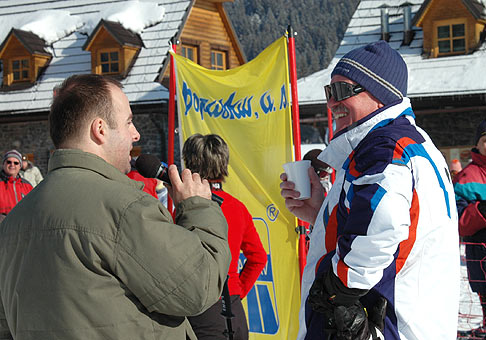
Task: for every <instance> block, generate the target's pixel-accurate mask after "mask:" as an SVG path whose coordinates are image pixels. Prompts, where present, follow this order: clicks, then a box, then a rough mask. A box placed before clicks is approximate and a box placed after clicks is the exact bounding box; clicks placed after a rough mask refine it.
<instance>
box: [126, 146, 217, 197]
mask: <svg viewBox="0 0 486 340" xmlns="http://www.w3.org/2000/svg"><path fill="white" fill-rule="evenodd" d="M135 167H136V168H137V170H138V172H140V174H141V175H142V176H144V177H148V178H158V179H160V180H161V181H163V182H165V183H166V187H167V190H168V191H169V195H170V197H171V198H172V200H173V201H174V205H177V204H178V203H179V202H181V201H183V200H185V199H187V198H189V197H193V196H201V197H203V198H206V199H211V197H212V196H211V189H210V187H209V182H208V181H207V180H206V179H201V177H200V176H199V174H198V173H191V171H190V170H189V169H184V170H183V171H182V172H181V174H180V175H179V172H178V171H177V166H175V165H174V164H172V165H171V166H169V168H167V165H166V164H165V163H162V162H161V161H160V160H159V159H158V158H157V157H156V156H154V155H149V154H142V155H140V156H139V157H138V158H137V161H136V162H135Z"/></svg>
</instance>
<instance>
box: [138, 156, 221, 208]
mask: <svg viewBox="0 0 486 340" xmlns="http://www.w3.org/2000/svg"><path fill="white" fill-rule="evenodd" d="M135 168H137V170H138V172H139V173H140V175H142V176H143V177H147V178H158V179H160V180H161V181H162V182H165V183H167V184H168V185H171V183H170V178H169V173H168V170H169V167H168V166H167V164H165V163H164V162H161V161H160V160H159V159H158V158H157V156H154V155H150V154H141V155H140V156H138V158H137V160H136V161H135ZM211 199H212V200H213V201H215V202H216V203H218V204H219V205H220V206H221V204H223V200H224V199H223V198H222V197H220V196H218V195H216V194H213V193H211Z"/></svg>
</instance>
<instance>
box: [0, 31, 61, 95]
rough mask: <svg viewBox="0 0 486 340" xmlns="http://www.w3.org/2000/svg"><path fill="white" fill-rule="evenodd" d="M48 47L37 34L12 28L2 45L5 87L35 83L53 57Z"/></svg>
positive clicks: (0, 50) (0, 55)
mask: <svg viewBox="0 0 486 340" xmlns="http://www.w3.org/2000/svg"><path fill="white" fill-rule="evenodd" d="M46 48H47V46H46V42H45V40H43V39H41V38H39V37H38V36H37V35H36V34H34V33H31V32H27V31H22V30H18V29H12V30H11V31H10V33H9V34H8V35H7V37H6V38H5V40H4V41H3V43H2V45H1V46H0V59H1V60H2V65H3V87H10V86H13V85H15V88H18V87H19V86H20V87H25V86H31V85H33V84H34V82H35V81H36V80H37V78H38V77H39V75H40V74H41V73H42V70H43V69H44V68H45V67H46V66H47V65H48V63H49V61H50V60H51V58H52V56H51V54H50V53H49V52H47V50H46Z"/></svg>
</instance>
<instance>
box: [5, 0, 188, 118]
mask: <svg viewBox="0 0 486 340" xmlns="http://www.w3.org/2000/svg"><path fill="white" fill-rule="evenodd" d="M190 4H191V0H140V1H123V0H63V1H52V0H2V1H0V22H1V23H2V25H1V27H0V34H2V33H3V32H4V31H6V33H3V34H5V36H6V35H7V34H8V32H9V31H10V29H11V28H12V27H15V26H10V27H8V26H9V25H12V23H15V22H20V23H21V24H22V27H23V28H21V27H16V28H20V29H24V30H25V27H26V26H27V27H31V29H33V30H34V31H33V33H36V34H38V35H39V34H44V36H42V37H43V38H44V39H45V38H46V37H48V39H46V40H49V41H50V42H51V43H50V45H51V47H50V51H51V53H52V55H53V58H52V60H51V62H50V64H49V66H48V67H47V68H46V70H45V72H44V74H43V75H41V76H40V78H39V79H38V81H37V82H36V83H35V84H34V86H32V87H29V88H27V89H22V90H14V91H0V114H2V113H3V114H5V113H7V114H12V113H20V112H36V111H48V110H49V106H50V103H51V100H52V90H53V88H54V86H56V85H58V84H59V83H61V82H62V81H63V80H64V79H65V78H67V77H69V76H71V75H73V74H83V73H91V54H90V53H89V52H87V51H83V50H82V46H83V45H84V43H85V42H86V40H87V38H88V35H87V34H86V33H82V32H81V31H82V30H83V28H82V26H81V27H79V26H78V23H79V22H80V23H83V22H85V21H86V22H87V19H89V18H95V17H97V18H100V19H101V18H103V19H107V20H115V21H118V22H120V23H121V24H122V25H123V26H124V27H125V28H127V29H130V30H132V31H136V32H137V33H139V34H140V36H141V38H142V40H143V42H144V45H145V47H144V48H142V49H141V51H140V53H139V55H138V57H137V59H136V61H135V63H134V65H133V67H132V68H131V70H130V73H129V74H128V76H127V77H126V78H125V79H123V80H122V81H121V82H122V84H123V85H124V92H125V94H126V95H127V97H128V99H129V100H130V102H131V103H132V104H145V103H160V102H161V101H166V100H167V98H168V96H169V93H168V90H167V89H166V88H165V87H164V86H162V85H161V84H160V83H158V82H156V79H157V77H158V75H159V72H160V69H161V67H162V65H163V63H164V60H165V58H166V56H167V52H168V49H169V40H170V39H171V38H172V37H173V36H174V35H175V34H176V33H177V32H178V30H179V29H180V27H181V24H182V21H183V19H184V17H185V15H186V14H187V10H188V8H189V6H190ZM61 14H62V16H61ZM53 15H54V16H53ZM58 15H59V16H58ZM105 16H106V17H105ZM26 18H27V19H26ZM28 18H30V21H29V20H28ZM78 18H79V21H78ZM54 19H55V20H54ZM93 20H96V19H93ZM34 21H35V22H36V24H33V22H34ZM69 21H71V24H72V25H75V26H76V29H74V30H72V31H71V32H69V30H70V29H71V28H72V26H69V25H68V23H69ZM5 23H8V25H5ZM87 24H88V23H87ZM96 24H97V22H94V25H96ZM66 27H67V28H66ZM70 27H71V28H70ZM63 28H64V30H63ZM93 28H94V27H93ZM63 32H64V33H65V34H64V36H62V35H63ZM85 32H86V31H85ZM5 36H4V37H3V39H5ZM55 36H57V37H58V38H56V37H55ZM2 76H3V74H2V72H0V81H1V79H2Z"/></svg>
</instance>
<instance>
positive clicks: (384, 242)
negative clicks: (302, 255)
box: [280, 41, 460, 340]
mask: <svg viewBox="0 0 486 340" xmlns="http://www.w3.org/2000/svg"><path fill="white" fill-rule="evenodd" d="M407 85H408V71H407V66H406V63H405V61H404V60H403V58H402V57H401V56H400V54H399V53H398V52H397V51H396V50H394V49H393V48H391V47H390V45H389V44H388V43H387V42H385V41H379V42H374V43H371V44H368V45H365V46H362V47H358V48H356V49H354V50H351V51H350V52H348V53H347V54H345V55H344V56H343V57H342V58H341V59H340V60H339V61H338V62H337V64H336V65H335V67H334V69H333V71H332V74H331V81H330V84H329V85H326V86H325V88H324V90H325V94H326V99H327V106H328V107H329V108H330V109H331V112H332V116H333V120H334V121H335V123H336V131H335V134H334V138H333V139H332V140H331V141H330V143H329V145H328V146H327V147H326V149H325V150H323V151H322V153H320V155H319V156H318V159H320V160H321V161H323V162H324V163H326V164H329V165H330V166H331V167H332V168H334V169H336V170H337V172H336V179H335V182H334V183H333V186H332V188H331V190H330V191H329V194H328V195H327V196H326V198H325V199H324V195H323V189H322V186H321V185H320V182H319V177H318V176H317V174H316V173H315V171H314V170H313V169H312V168H310V169H309V177H310V179H311V185H312V194H311V198H309V199H307V200H297V199H295V198H296V197H298V196H299V193H298V192H297V191H295V190H294V184H293V183H292V182H289V181H287V177H286V175H285V174H282V175H281V177H280V178H281V180H282V182H281V184H280V187H281V194H282V196H283V197H284V198H285V204H286V206H287V208H288V209H289V210H290V211H291V212H292V213H293V214H294V215H295V216H297V217H299V218H300V219H302V220H304V221H307V222H309V223H311V224H312V225H314V229H313V231H312V233H311V234H310V247H309V252H308V256H307V265H306V267H305V270H304V274H303V278H302V287H301V292H302V306H301V312H300V316H299V319H300V329H299V333H298V340H310V339H354V340H356V339H358V340H364V339H367V340H368V339H387V340H390V339H407V340H414V339H415V340H418V339H449V340H452V339H456V336H457V331H456V329H457V315H458V314H457V313H458V307H459V289H460V285H459V283H460V282H459V280H460V271H459V268H460V263H459V259H460V257H459V247H458V245H459V237H458V228H457V223H458V221H457V211H456V203H455V199H454V190H453V187H452V183H451V179H450V176H449V170H448V166H447V163H446V161H445V160H444V158H443V156H442V154H441V153H440V151H439V150H438V149H437V148H436V147H435V146H434V144H433V142H432V141H431V139H430V137H429V136H428V135H427V133H426V132H425V131H423V130H422V129H420V128H419V127H418V126H417V125H416V124H415V116H414V113H413V110H412V108H411V104H410V100H409V99H408V98H407V97H406V95H407Z"/></svg>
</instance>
